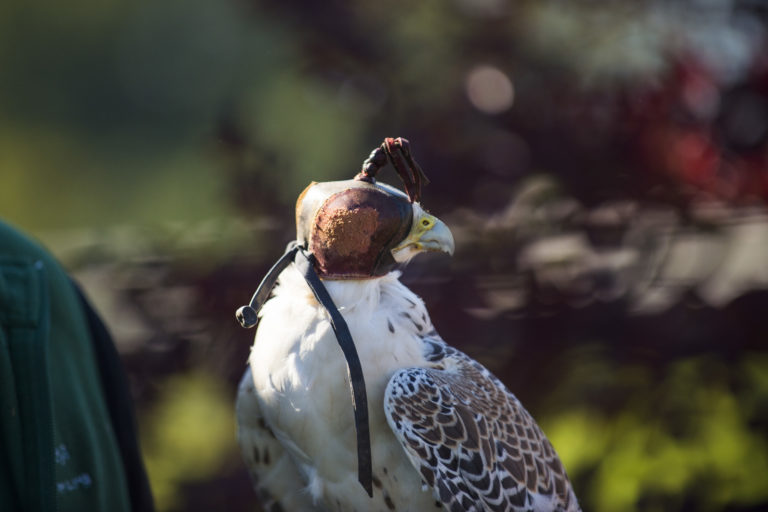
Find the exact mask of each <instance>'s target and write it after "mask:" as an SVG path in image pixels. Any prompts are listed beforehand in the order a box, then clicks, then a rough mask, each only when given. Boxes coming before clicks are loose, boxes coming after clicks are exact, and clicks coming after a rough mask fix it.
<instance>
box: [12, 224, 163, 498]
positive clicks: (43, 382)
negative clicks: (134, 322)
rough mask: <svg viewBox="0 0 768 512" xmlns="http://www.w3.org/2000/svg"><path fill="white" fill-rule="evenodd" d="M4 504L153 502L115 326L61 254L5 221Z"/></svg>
mask: <svg viewBox="0 0 768 512" xmlns="http://www.w3.org/2000/svg"><path fill="white" fill-rule="evenodd" d="M0 510H1V511H17V510H18V511H24V512H47V511H56V510H58V511H61V512H64V511H109V512H112V511H115V512H119V511H129V510H152V498H151V494H150V491H149V485H148V482H147V478H146V473H145V471H144V467H143V464H142V462H141V458H140V453H139V449H138V443H137V441H136V432H135V427H134V418H133V412H132V409H131V399H130V395H129V393H128V387H127V383H126V379H125V374H124V372H123V369H122V366H121V364H120V359H119V356H118V355H117V352H116V350H115V348H114V344H113V343H112V340H111V338H110V337H109V334H108V333H107V331H106V329H105V328H104V325H103V324H102V323H101V321H100V320H99V318H98V317H97V316H96V314H95V313H94V311H93V309H92V308H91V307H90V305H89V304H88V302H87V301H86V300H85V297H84V296H83V295H82V294H81V293H80V291H79V290H78V288H77V287H76V286H75V285H74V283H73V282H72V281H71V280H70V279H69V277H68V276H67V274H66V272H65V271H64V270H63V269H62V268H61V266H60V265H59V264H58V263H57V262H56V261H55V260H54V258H53V257H52V256H51V255H50V254H48V253H47V252H46V251H45V250H44V249H42V248H41V247H40V246H39V245H37V244H35V243H34V242H32V241H30V240H29V239H27V238H25V237H24V236H22V235H21V234H20V233H19V232H18V231H15V230H14V229H12V228H11V227H9V226H8V225H6V224H3V223H2V222H0Z"/></svg>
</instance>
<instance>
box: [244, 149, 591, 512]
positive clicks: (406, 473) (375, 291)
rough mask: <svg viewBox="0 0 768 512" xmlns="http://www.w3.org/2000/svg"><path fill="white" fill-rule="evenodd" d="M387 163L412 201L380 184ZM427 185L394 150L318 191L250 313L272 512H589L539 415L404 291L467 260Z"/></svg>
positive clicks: (254, 394) (249, 458) (255, 454)
mask: <svg viewBox="0 0 768 512" xmlns="http://www.w3.org/2000/svg"><path fill="white" fill-rule="evenodd" d="M388 163H389V164H391V165H392V166H393V167H394V168H395V170H396V171H397V173H398V174H399V175H400V177H401V178H402V180H403V182H404V186H405V193H403V192H401V191H400V190H398V189H396V188H394V187H391V186H389V185H386V184H383V183H381V182H377V181H376V174H377V172H378V170H379V169H380V168H382V167H384V166H385V165H387V164H388ZM426 182H427V180H426V177H425V176H424V173H423V171H422V170H421V168H420V167H419V166H418V164H416V162H415V161H414V159H413V158H412V156H411V153H410V147H409V144H408V141H407V140H405V139H402V138H397V139H391V138H388V139H385V141H384V143H383V144H382V145H381V146H379V147H378V148H376V149H375V150H374V151H373V152H372V153H371V155H370V157H369V158H368V159H367V160H366V161H365V162H364V164H363V169H362V171H361V172H360V173H359V174H358V175H357V176H356V177H355V178H354V179H353V180H345V181H335V182H322V183H315V182H313V183H312V184H310V185H309V187H307V188H306V189H305V190H304V192H303V193H302V194H301V195H300V196H299V199H298V201H297V204H296V226H297V238H296V241H295V242H293V243H292V244H290V245H289V247H288V250H287V251H286V253H285V254H284V255H283V257H282V258H280V260H278V262H277V263H276V264H275V265H274V266H273V267H272V269H271V270H270V271H269V273H268V274H267V276H266V277H265V278H264V280H263V281H262V283H261V285H260V286H259V287H258V289H257V290H256V293H255V294H254V296H253V298H252V300H251V303H250V304H249V305H246V306H243V307H241V308H240V309H239V310H238V312H237V318H238V320H239V321H240V323H241V324H242V325H243V326H244V327H255V326H256V325H257V324H258V328H257V330H256V335H255V341H254V344H253V347H252V348H251V353H250V357H249V365H248V368H247V370H246V372H245V375H244V376H243V379H242V381H241V383H240V387H239V390H238V396H237V404H236V414H237V424H238V442H239V444H240V447H241V450H242V454H243V457H244V460H245V463H246V465H247V467H248V469H249V472H250V473H251V476H252V478H253V481H254V485H255V487H256V491H257V494H258V495H259V497H260V499H261V501H262V504H263V507H264V509H265V510H287V511H304V510H329V511H393V510H394V511H409V510H410V511H428V510H440V509H444V510H449V511H454V512H458V511H478V512H479V511H491V510H492V511H564V512H565V511H567V512H572V511H578V510H580V508H579V505H578V502H577V499H576V496H575V495H574V492H573V490H572V488H571V484H570V482H569V480H568V477H567V475H566V472H565V469H564V467H563V465H562V463H561V462H560V459H559V458H558V456H557V454H556V453H555V450H554V449H553V447H552V445H551V444H550V442H549V440H548V439H547V438H546V437H545V435H544V433H543V432H542V431H541V429H540V428H539V426H538V425H537V424H536V422H535V421H534V419H533V418H532V417H531V415H530V414H529V413H528V411H526V410H525V408H524V407H523V405H522V404H521V403H520V401H519V400H518V399H517V398H516V397H515V396H514V395H513V394H512V393H511V392H510V391H509V390H507V388H506V387H505V386H504V384H503V383H502V382H501V381H500V380H499V379H497V378H496V377H494V376H493V375H492V374H491V372H489V371H488V370H487V369H486V368H484V367H483V366H482V365H481V364H479V363H478V362H476V361H474V360H473V359H472V358H471V357H469V356H467V355H466V354H464V353H462V352H460V351H459V350H457V349H455V348H453V347H451V346H450V345H448V344H447V343H446V342H445V341H443V339H442V338H441V337H440V335H439V334H438V333H437V331H436V330H435V327H434V326H433V325H432V321H431V320H430V317H429V313H428V312H427V309H426V307H425V306H424V302H423V301H422V300H421V299H420V298H419V297H418V296H416V295H415V294H414V293H413V292H412V291H411V290H409V289H408V288H407V287H406V286H405V285H403V284H402V283H401V282H400V280H399V277H400V273H399V271H398V270H397V269H396V268H397V266H398V265H402V264H404V263H406V262H408V261H409V260H410V259H411V258H413V257H414V256H416V255H418V254H420V253H422V252H427V251H439V252H445V253H448V254H453V251H454V241H453V236H452V235H451V232H450V230H449V229H448V228H447V227H446V225H445V224H444V223H443V222H442V221H440V220H439V219H437V218H436V217H434V216H433V215H430V214H429V213H427V211H426V210H425V209H424V208H423V207H422V206H421V204H420V198H421V186H422V184H424V183H426Z"/></svg>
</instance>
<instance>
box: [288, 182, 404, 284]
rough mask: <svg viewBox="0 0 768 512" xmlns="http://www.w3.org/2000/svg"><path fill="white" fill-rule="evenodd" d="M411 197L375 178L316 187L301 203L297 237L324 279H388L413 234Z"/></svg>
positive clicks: (310, 188)
mask: <svg viewBox="0 0 768 512" xmlns="http://www.w3.org/2000/svg"><path fill="white" fill-rule="evenodd" d="M412 222H413V207H412V205H411V203H410V200H409V199H408V196H406V195H405V194H403V193H402V192H400V191H399V190H396V189H394V188H392V187H390V186H389V185H383V184H380V183H376V182H375V181H374V179H370V180H366V179H361V178H356V179H353V180H345V181H331V182H325V183H312V184H311V185H309V187H307V188H306V189H305V190H304V192H303V193H302V194H301V196H299V200H298V202H297V203H296V231H297V233H296V237H297V240H298V242H299V244H300V245H305V246H306V247H307V249H309V252H311V253H312V254H313V255H314V256H315V270H316V271H317V273H318V275H319V276H320V277H321V278H323V279H365V278H370V277H379V276H383V275H384V274H386V273H387V272H389V271H390V270H392V269H393V267H394V266H395V264H396V261H395V259H394V256H393V255H392V249H394V248H395V246H396V245H397V244H398V243H399V242H400V241H402V240H403V239H404V238H405V237H406V235H407V234H408V232H409V231H410V229H411V224H412Z"/></svg>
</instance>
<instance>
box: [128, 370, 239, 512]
mask: <svg viewBox="0 0 768 512" xmlns="http://www.w3.org/2000/svg"><path fill="white" fill-rule="evenodd" d="M231 402H232V393H231V391H230V390H229V389H227V387H226V386H224V385H223V383H222V382H220V381H216V380H214V379H213V378H212V377H211V376H210V375H208V374H203V373H197V374H183V375H176V376H173V377H171V378H168V379H167V380H165V381H164V382H163V390H162V394H161V395H160V397H159V398H158V400H157V402H156V403H155V404H154V405H153V406H152V408H151V409H150V410H148V411H145V412H144V415H143V416H142V419H141V425H140V427H141V431H142V440H141V442H142V446H143V450H144V460H145V463H146V466H147V472H148V474H149V478H150V481H151V482H152V492H153V493H154V497H155V503H156V505H157V508H158V510H183V506H182V505H183V504H184V500H183V499H182V497H181V496H180V492H181V486H182V484H183V483H185V482H194V481H196V480H206V479H210V478H212V477H213V476H215V475H216V474H217V473H219V472H221V471H222V468H223V467H224V465H225V462H226V461H227V460H231V459H232V458H233V454H234V452H235V450H236V447H235V440H234V431H235V422H234V410H233V407H232V404H231Z"/></svg>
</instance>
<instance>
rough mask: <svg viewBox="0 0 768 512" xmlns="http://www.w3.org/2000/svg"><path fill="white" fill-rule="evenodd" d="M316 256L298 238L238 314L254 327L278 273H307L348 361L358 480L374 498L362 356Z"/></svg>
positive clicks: (309, 282)
mask: <svg viewBox="0 0 768 512" xmlns="http://www.w3.org/2000/svg"><path fill="white" fill-rule="evenodd" d="M314 259H315V258H314V256H313V255H312V253H310V252H308V251H307V250H306V249H305V248H304V247H301V246H299V245H298V243H297V242H295V241H294V242H291V243H290V244H289V245H288V248H287V249H286V252H285V254H283V256H282V257H281V258H280V259H279V260H277V263H275V264H274V265H273V266H272V268H271V269H269V272H267V275H266V276H264V279H262V281H261V283H260V284H259V287H258V288H257V289H256V292H255V293H254V294H253V297H252V298H251V302H250V303H249V304H248V305H247V306H242V307H240V308H239V309H238V310H237V313H236V317H237V320H238V322H240V325H242V326H243V327H245V328H247V329H249V328H251V327H255V326H256V324H257V323H258V322H259V317H258V312H259V310H260V309H261V307H262V306H263V305H264V303H265V302H266V301H267V299H268V298H269V295H270V293H271V292H272V288H274V286H275V283H276V282H277V278H278V276H279V275H280V273H281V272H282V271H283V270H285V268H286V267H287V266H288V265H290V264H291V262H294V263H295V264H296V268H297V269H298V270H299V272H301V275H302V276H304V280H305V281H306V282H307V285H308V286H309V288H310V289H311V290H312V293H313V294H314V295H315V298H316V299H317V301H318V302H319V303H320V304H322V305H323V307H324V308H325V310H326V311H327V312H328V316H329V319H330V322H331V328H332V329H333V332H334V334H335V335H336V340H337V341H338V342H339V346H340V347H341V351H342V352H343V353H344V358H345V359H346V361H347V375H348V377H349V388H350V393H351V395H352V407H353V409H354V413H355V430H356V431H357V479H358V481H359V482H360V484H361V485H362V486H363V488H364V489H365V491H366V492H367V493H368V496H371V497H373V487H372V480H373V478H372V469H371V433H370V425H369V422H368V396H367V393H366V390H365V380H364V378H363V367H362V365H361V364H360V358H359V357H358V355H357V349H355V343H354V341H353V340H352V334H350V332H349V327H348V326H347V322H346V321H344V317H342V316H341V313H339V309H338V308H337V307H336V305H335V304H334V303H333V299H331V296H330V294H329V293H328V290H327V289H326V288H325V285H324V284H323V282H322V281H321V280H320V277H318V275H317V272H316V271H315V265H314Z"/></svg>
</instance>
